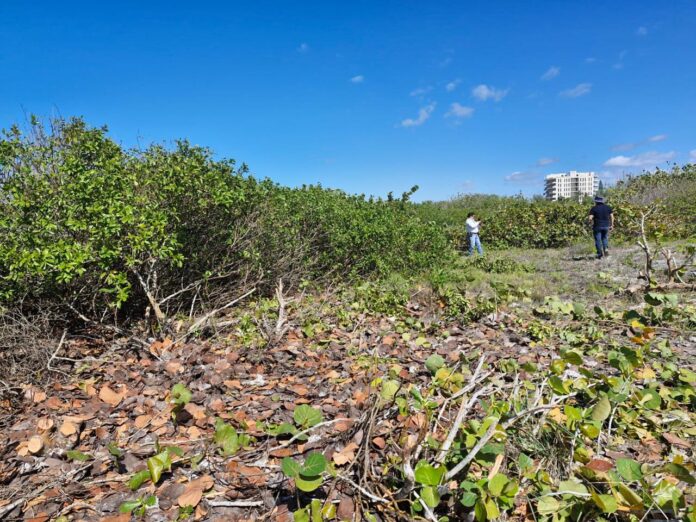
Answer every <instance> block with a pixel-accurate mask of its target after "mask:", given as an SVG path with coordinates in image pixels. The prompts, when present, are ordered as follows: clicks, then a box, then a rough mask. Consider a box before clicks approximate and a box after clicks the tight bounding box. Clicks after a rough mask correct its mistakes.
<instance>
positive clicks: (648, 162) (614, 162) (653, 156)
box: [604, 151, 676, 168]
mask: <svg viewBox="0 0 696 522" xmlns="http://www.w3.org/2000/svg"><path fill="white" fill-rule="evenodd" d="M675 156H676V152H674V151H670V152H657V151H650V152H644V153H642V154H636V155H635V156H621V155H620V156H614V157H613V158H609V159H608V160H607V161H605V162H604V166H605V167H622V168H629V167H639V168H641V167H655V166H657V165H659V164H660V163H664V162H665V161H669V160H671V159H673V158H674V157H675Z"/></svg>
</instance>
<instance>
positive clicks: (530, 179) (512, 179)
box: [505, 170, 540, 185]
mask: <svg viewBox="0 0 696 522" xmlns="http://www.w3.org/2000/svg"><path fill="white" fill-rule="evenodd" d="M539 180H540V176H539V174H535V173H534V172H525V171H522V170H517V171H515V172H513V173H512V174H510V175H508V176H505V181H507V182H508V183H517V184H520V185H527V184H532V183H538V182H539Z"/></svg>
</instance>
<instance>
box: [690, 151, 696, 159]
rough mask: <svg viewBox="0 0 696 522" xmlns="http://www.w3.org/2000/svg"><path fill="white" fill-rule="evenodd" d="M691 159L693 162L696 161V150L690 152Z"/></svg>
mask: <svg viewBox="0 0 696 522" xmlns="http://www.w3.org/2000/svg"><path fill="white" fill-rule="evenodd" d="M689 159H690V160H691V161H696V149H693V150H691V151H689Z"/></svg>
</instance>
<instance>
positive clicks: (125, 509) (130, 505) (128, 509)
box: [118, 500, 142, 513]
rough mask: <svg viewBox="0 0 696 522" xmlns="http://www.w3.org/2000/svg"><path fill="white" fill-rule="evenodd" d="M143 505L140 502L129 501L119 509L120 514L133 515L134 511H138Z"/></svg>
mask: <svg viewBox="0 0 696 522" xmlns="http://www.w3.org/2000/svg"><path fill="white" fill-rule="evenodd" d="M141 505H142V502H140V500H127V501H126V502H124V503H123V504H121V505H120V506H119V507H118V511H119V512H120V513H132V512H133V510H135V509H138V508H139V507H140V506H141Z"/></svg>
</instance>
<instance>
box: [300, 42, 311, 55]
mask: <svg viewBox="0 0 696 522" xmlns="http://www.w3.org/2000/svg"><path fill="white" fill-rule="evenodd" d="M308 51H309V44H308V43H306V42H302V43H301V44H300V45H299V46H298V47H297V52H298V53H306V52H308Z"/></svg>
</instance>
